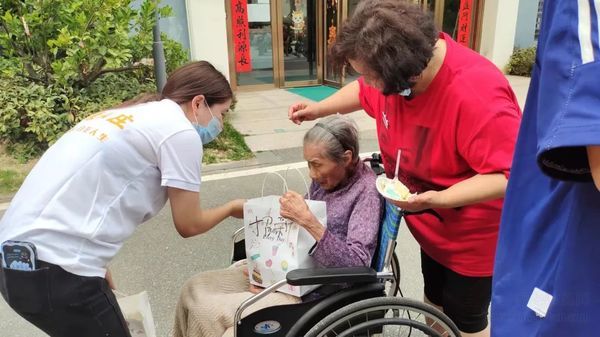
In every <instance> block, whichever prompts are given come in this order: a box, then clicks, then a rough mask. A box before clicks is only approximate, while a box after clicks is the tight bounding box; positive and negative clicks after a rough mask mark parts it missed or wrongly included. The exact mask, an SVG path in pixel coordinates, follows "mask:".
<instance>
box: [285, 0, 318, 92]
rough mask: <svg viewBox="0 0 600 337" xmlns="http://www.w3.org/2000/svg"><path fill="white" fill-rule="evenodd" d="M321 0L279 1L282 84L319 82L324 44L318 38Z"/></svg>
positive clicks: (292, 85)
mask: <svg viewBox="0 0 600 337" xmlns="http://www.w3.org/2000/svg"><path fill="white" fill-rule="evenodd" d="M318 2H320V0H279V1H278V13H279V18H280V19H281V21H280V25H279V26H280V27H279V32H280V37H281V38H280V42H279V67H280V69H279V73H280V74H281V75H280V78H279V81H280V83H279V84H280V86H282V87H297V86H304V85H316V84H319V78H320V77H321V76H320V75H321V69H320V64H321V62H320V59H319V54H320V53H319V51H320V48H319V46H320V43H319V41H318V40H319V38H318V35H317V33H318V31H319V28H320V27H319V26H320V25H319V24H318V22H319V20H317V18H319V17H320V16H319V14H320V11H319V10H318Z"/></svg>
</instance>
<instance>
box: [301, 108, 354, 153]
mask: <svg viewBox="0 0 600 337" xmlns="http://www.w3.org/2000/svg"><path fill="white" fill-rule="evenodd" d="M306 144H323V146H324V147H325V156H326V157H327V158H329V159H331V160H333V161H335V162H341V161H342V160H343V159H344V152H346V151H347V150H350V151H352V162H353V163H355V162H356V161H358V128H357V126H356V123H355V122H354V121H353V120H352V119H351V118H349V117H346V116H342V115H340V114H337V115H333V116H329V117H327V118H324V119H321V120H319V122H318V123H317V124H315V126H313V127H312V128H311V129H310V130H308V132H307V133H306V134H305V135H304V145H306Z"/></svg>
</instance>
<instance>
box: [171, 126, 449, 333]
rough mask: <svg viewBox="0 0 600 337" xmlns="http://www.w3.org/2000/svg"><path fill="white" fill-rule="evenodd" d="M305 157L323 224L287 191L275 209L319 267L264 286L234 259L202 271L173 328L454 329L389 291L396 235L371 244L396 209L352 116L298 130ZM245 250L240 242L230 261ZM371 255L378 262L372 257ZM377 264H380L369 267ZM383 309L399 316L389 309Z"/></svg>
mask: <svg viewBox="0 0 600 337" xmlns="http://www.w3.org/2000/svg"><path fill="white" fill-rule="evenodd" d="M304 157H305V159H306V160H307V162H308V166H309V172H310V177H311V179H312V184H311V187H310V195H311V197H312V199H314V200H322V201H325V202H326V203H327V226H326V227H323V226H322V224H319V223H318V220H316V218H315V217H314V215H313V214H312V213H311V212H310V210H309V209H308V207H307V205H306V203H305V201H304V198H303V196H301V195H299V194H298V193H296V192H293V191H288V192H287V193H286V194H284V195H283V196H282V197H281V200H280V203H281V215H282V216H283V217H285V218H288V219H290V220H293V221H294V222H296V223H298V224H299V225H300V226H302V227H304V228H305V229H306V230H307V231H308V232H309V233H310V234H311V235H312V236H313V237H314V238H315V240H316V241H317V243H316V245H315V247H314V248H313V249H311V252H310V254H311V255H312V257H313V258H314V260H315V261H316V262H317V264H318V265H320V266H321V267H322V268H320V269H312V270H311V269H306V270H295V271H291V272H289V273H288V275H287V280H282V281H281V282H278V283H276V284H275V285H273V286H270V287H268V288H267V289H264V290H263V289H258V288H255V287H254V286H251V285H250V283H249V279H248V273H247V271H246V270H247V268H246V266H245V265H244V263H243V262H242V263H240V261H238V262H237V263H235V264H234V265H232V266H231V267H229V268H227V269H223V270H215V271H207V272H203V273H200V274H198V275H196V276H194V277H192V278H191V279H190V280H188V281H187V282H186V284H185V285H184V286H183V289H182V291H181V296H180V299H179V303H178V305H177V309H176V317H175V328H174V336H175V337H183V336H185V337H192V336H203V337H207V336H211V337H212V336H214V337H221V336H236V337H237V336H264V335H268V336H273V337H277V336H288V337H300V336H338V335H340V334H341V335H344V336H371V335H373V334H374V333H381V332H383V331H384V329H383V328H382V326H384V325H391V326H392V328H394V327H395V328H398V327H400V326H402V325H404V327H408V329H409V330H408V331H409V334H412V336H418V335H419V334H418V333H421V336H458V333H457V332H456V331H457V330H456V328H455V327H454V325H453V324H452V322H451V321H450V320H449V319H448V318H447V317H445V316H444V315H443V314H442V313H440V312H438V311H437V310H435V309H434V308H432V307H429V306H427V305H425V304H423V303H418V302H413V301H408V300H404V299H401V298H396V297H387V298H386V284H387V285H389V284H391V285H392V286H391V290H390V292H391V294H392V295H395V293H396V291H397V289H398V288H397V285H398V281H399V270H398V264H397V259H395V256H393V255H392V252H393V242H394V241H393V240H395V237H394V238H392V240H391V241H389V242H386V243H385V245H386V247H379V249H377V244H378V232H379V231H380V224H381V219H382V214H383V211H384V209H385V210H386V216H387V217H388V218H391V219H393V220H391V221H392V222H396V223H395V224H394V225H395V228H396V230H397V224H398V223H399V219H400V213H399V210H398V209H397V208H395V206H392V205H386V206H385V207H384V203H383V200H382V199H381V197H380V195H379V194H378V192H377V190H376V187H375V178H376V176H375V173H373V170H372V169H371V168H369V167H368V166H367V165H365V164H364V163H363V162H362V161H361V160H360V159H359V157H358V131H357V129H356V126H355V124H354V123H353V122H352V120H351V119H349V118H347V117H343V116H332V117H328V118H326V119H323V120H321V121H320V122H319V123H317V124H316V125H315V126H314V127H313V128H311V129H310V130H309V131H308V132H307V133H306V135H305V137H304ZM372 166H373V165H372ZM385 220H386V221H387V220H389V219H387V218H386V219H385ZM386 221H384V223H385V222H386ZM388 222H389V221H388ZM392 231H393V230H392ZM387 232H389V230H387ZM396 233H397V231H396ZM388 237H389V236H388ZM379 240H381V238H379ZM386 240H387V239H386ZM243 253H244V249H243V241H241V242H238V243H237V244H236V250H235V251H234V260H237V259H239V258H243ZM376 254H377V255H378V256H381V258H379V260H381V261H376V260H377V259H376V258H375V259H374V257H375V255H376ZM392 257H394V258H392ZM242 261H243V260H242ZM374 262H379V263H374ZM375 265H379V266H380V267H379V268H378V269H380V270H381V269H384V270H382V272H380V273H378V272H376V271H375V270H374V269H371V268H370V267H371V266H375ZM390 265H392V267H390ZM382 267H387V268H382ZM390 270H393V271H394V272H392V271H390ZM385 281H391V282H385ZM286 283H288V284H290V285H299V286H300V285H315V284H319V285H322V286H321V287H320V288H317V289H316V290H314V291H313V292H312V293H309V294H307V295H305V296H304V297H303V298H297V297H294V296H291V295H287V294H283V293H279V292H275V291H276V290H277V288H279V287H281V286H283V285H285V284H286ZM389 312H393V313H394V315H395V318H394V317H392V318H386V317H387V316H389V315H390V314H389ZM242 317H243V318H242ZM383 323H385V324H383ZM397 331H401V330H397ZM394 336H395V334H394Z"/></svg>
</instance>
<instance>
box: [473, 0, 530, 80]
mask: <svg viewBox="0 0 600 337" xmlns="http://www.w3.org/2000/svg"><path fill="white" fill-rule="evenodd" d="M522 1H532V0H522ZM518 13H519V0H485V6H484V9H483V24H482V32H481V46H480V50H479V52H480V53H481V54H482V55H483V56H485V57H487V58H488V59H489V60H491V61H492V62H493V63H494V64H495V65H496V66H497V67H498V68H500V69H502V70H504V67H505V66H506V64H508V61H509V59H510V55H512V53H513V49H514V46H515V31H516V27H517V16H518Z"/></svg>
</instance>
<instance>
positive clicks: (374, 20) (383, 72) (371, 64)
mask: <svg viewBox="0 0 600 337" xmlns="http://www.w3.org/2000/svg"><path fill="white" fill-rule="evenodd" d="M437 40H438V30H437V29H436V27H435V24H434V22H433V18H432V16H431V14H429V13H427V12H425V11H424V10H422V9H421V8H420V7H419V6H417V5H413V4H410V3H408V2H406V0H404V1H403V0H363V1H361V2H360V3H359V5H358V7H357V8H356V11H355V12H354V14H353V15H352V17H351V18H349V19H348V20H347V21H346V22H344V24H343V26H342V29H341V31H340V33H339V35H338V36H337V39H336V41H335V43H334V44H333V46H332V47H331V50H330V58H329V59H330V61H331V64H332V68H333V69H334V71H335V72H336V73H337V74H341V73H342V71H343V69H344V68H345V67H346V65H347V64H348V60H353V61H354V60H356V61H359V62H361V63H363V64H365V65H366V66H367V67H368V68H369V69H370V70H371V71H373V73H374V75H376V76H377V77H378V78H379V79H380V80H381V81H382V82H383V86H384V88H383V94H384V95H390V94H394V93H399V92H401V91H403V90H404V89H407V88H410V87H412V86H413V85H414V84H415V83H414V77H415V76H418V75H420V74H421V73H422V72H423V70H424V69H425V68H426V67H427V64H428V63H429V60H431V57H432V56H433V49H434V47H435V43H436V42H437Z"/></svg>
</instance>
